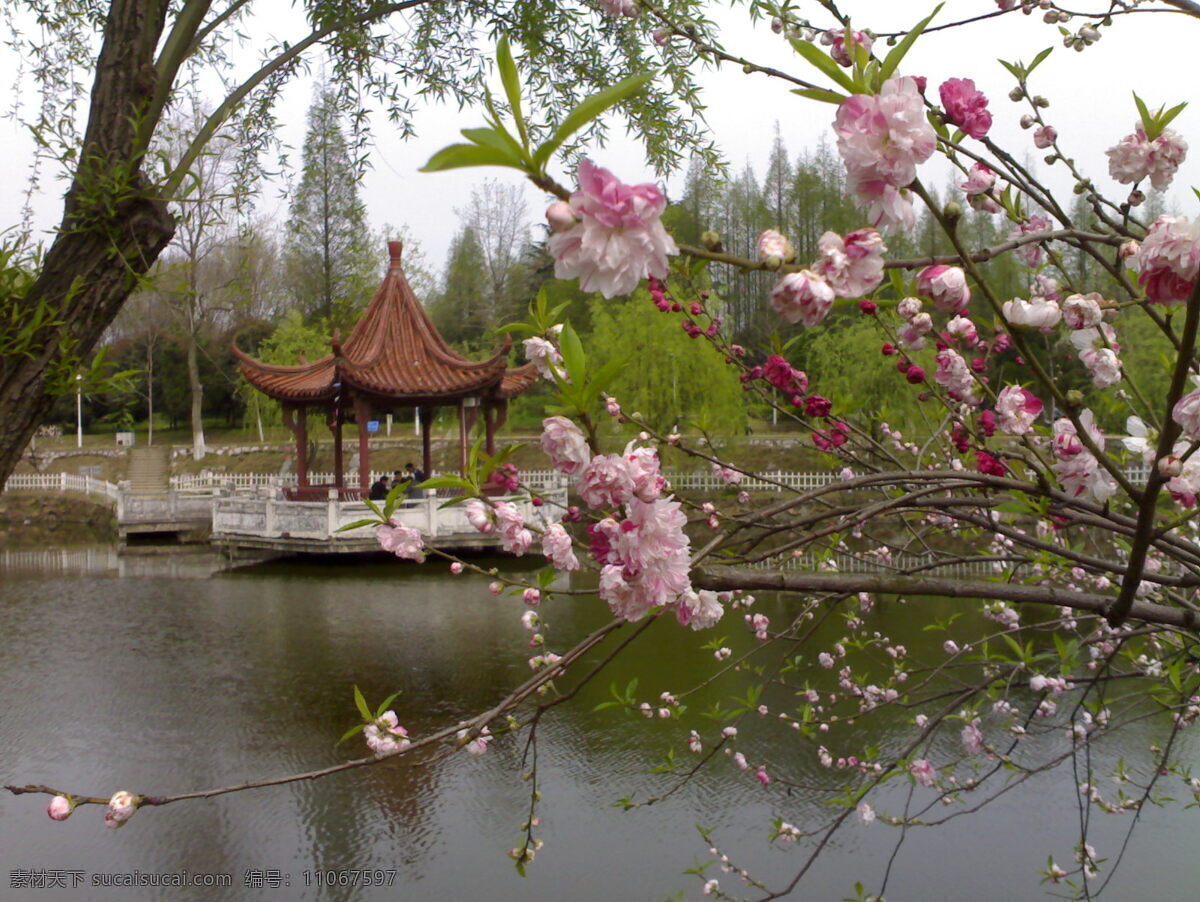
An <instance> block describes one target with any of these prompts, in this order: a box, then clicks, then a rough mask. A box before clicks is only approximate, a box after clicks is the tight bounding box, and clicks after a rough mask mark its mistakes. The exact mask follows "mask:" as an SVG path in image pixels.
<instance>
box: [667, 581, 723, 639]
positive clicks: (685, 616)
mask: <svg viewBox="0 0 1200 902" xmlns="http://www.w3.org/2000/svg"><path fill="white" fill-rule="evenodd" d="M724 614H725V609H724V608H723V607H721V601H720V598H719V597H718V596H717V593H716V592H710V591H709V590H707V589H701V590H700V591H699V592H695V591H690V590H689V591H687V592H685V593H684V594H683V595H681V596H680V597H679V605H678V607H676V609H675V616H676V618H677V619H678V620H679V623H680V625H682V626H690V627H691V628H692V629H694V630H706V629H708V628H709V627H713V626H716V625H717V622H718V621H719V620H720V619H721V617H722V616H724Z"/></svg>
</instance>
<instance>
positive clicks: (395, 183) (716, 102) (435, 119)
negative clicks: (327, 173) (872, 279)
mask: <svg viewBox="0 0 1200 902" xmlns="http://www.w3.org/2000/svg"><path fill="white" fill-rule="evenodd" d="M279 4H280V9H279V10H278V12H279V15H278V16H274V17H272V32H273V33H274V34H275V35H276V36H277V37H287V36H289V35H298V34H300V33H301V32H302V29H303V22H302V18H301V17H300V15H299V13H297V12H295V11H294V10H293V9H291V8H290V7H291V4H290V3H288V2H286V0H279ZM1078 5H1080V6H1082V5H1085V0H1080V2H1079V4H1078ZM1087 5H1091V6H1095V7H1097V8H1099V7H1101V6H1105V7H1106V6H1107V3H1104V4H1101V3H1098V2H1092V3H1088V4H1087ZM842 6H843V9H845V10H846V11H847V12H850V13H851V14H852V15H854V16H855V22H856V24H857V25H858V26H859V27H870V28H872V29H874V30H876V31H879V32H887V31H891V30H896V29H898V28H901V27H904V26H907V25H909V24H911V23H912V22H914V21H916V20H918V19H919V18H921V17H922V16H923V15H925V14H926V13H927V12H928V11H929V9H930V8H931V5H930V4H929V3H927V2H924V0H920V2H914V0H866V2H864V0H858V2H855V0H846V2H844V3H843V4H842ZM994 8H995V4H994V3H993V2H992V0H949V2H948V3H947V4H946V9H944V10H943V12H942V15H941V17H939V20H940V21H950V20H951V19H952V17H959V18H961V17H965V16H968V15H972V14H976V13H980V12H986V11H989V10H991V9H994ZM289 16H290V17H291V19H292V20H293V21H295V26H294V28H291V29H289V28H288V27H287V25H288V23H289ZM715 18H718V19H719V21H721V22H722V26H723V27H722V40H723V42H724V44H725V47H726V49H727V50H729V51H730V52H732V53H735V54H739V55H742V56H745V57H747V58H750V59H752V60H754V61H756V62H761V63H764V64H767V65H772V66H775V67H777V68H781V69H785V70H789V71H793V72H796V73H797V74H800V75H802V76H803V77H806V78H810V79H812V80H814V81H818V82H819V81H820V79H821V76H820V75H819V74H817V73H816V72H815V70H812V69H811V68H809V67H807V66H806V64H804V63H803V62H802V61H801V60H799V58H797V57H796V56H795V55H794V53H793V52H792V51H791V49H790V47H788V45H787V44H786V42H785V41H784V40H783V39H782V38H781V37H778V36H776V35H774V34H772V33H771V31H770V29H769V27H768V25H767V23H765V22H760V23H757V24H755V25H752V24H751V23H750V22H749V21H748V17H746V15H745V11H744V9H738V10H733V11H728V12H725V13H722V14H721V15H720V16H718V17H715ZM1082 22H1083V20H1079V19H1077V20H1075V21H1073V22H1071V23H1070V24H1069V25H1068V27H1070V28H1072V29H1074V28H1077V27H1078V25H1080V24H1082ZM628 27H637V26H636V25H633V24H632V23H631V24H630V25H629V26H628ZM1197 37H1200V22H1196V21H1195V20H1193V19H1187V18H1184V17H1183V16H1179V15H1134V16H1126V17H1124V18H1123V20H1119V21H1118V23H1117V24H1116V26H1114V27H1113V28H1112V29H1105V30H1104V37H1103V39H1102V40H1101V41H1100V42H1099V43H1097V44H1096V45H1094V46H1092V47H1090V48H1088V49H1087V50H1086V51H1085V52H1083V53H1076V52H1074V51H1072V50H1068V49H1066V48H1064V47H1062V46H1061V38H1060V36H1059V33H1058V30H1057V27H1056V26H1051V25H1047V24H1045V23H1043V22H1042V20H1041V13H1040V12H1038V13H1035V14H1034V15H1032V16H1028V17H1027V16H1023V15H1021V14H1019V13H1017V14H1009V15H1006V16H1001V17H998V18H994V19H990V20H987V21H986V22H983V23H979V24H976V25H971V26H967V27H965V28H962V29H954V30H950V31H947V32H942V33H936V34H930V35H926V36H924V37H923V38H922V39H921V40H920V41H918V43H917V45H916V48H915V49H914V50H913V51H912V52H911V53H910V55H909V57H908V59H907V60H906V64H905V66H904V67H903V70H902V71H903V73H904V74H913V75H918V74H919V75H925V76H927V77H928V78H929V82H930V87H931V96H934V97H936V85H937V84H940V82H941V81H943V80H944V79H946V78H951V77H970V78H973V79H974V80H975V82H976V84H977V85H978V86H979V87H980V88H981V89H982V90H983V91H984V92H985V93H986V94H987V95H988V96H989V97H990V98H991V109H992V111H993V114H994V116H995V125H994V127H993V132H992V135H993V136H994V137H995V138H997V140H998V141H999V142H1000V143H1001V144H1003V145H1005V146H1007V147H1008V148H1009V149H1010V150H1012V152H1014V154H1015V155H1016V156H1017V157H1018V158H1022V157H1025V156H1028V157H1029V158H1030V159H1038V158H1040V157H1041V156H1042V155H1043V153H1044V152H1038V151H1036V150H1035V149H1034V148H1033V145H1032V141H1031V140H1030V139H1031V135H1030V133H1029V132H1023V131H1022V130H1021V129H1020V128H1019V127H1018V125H1017V120H1018V119H1019V118H1020V116H1021V114H1022V113H1024V112H1026V108H1025V107H1024V105H1020V104H1015V103H1012V102H1011V101H1009V100H1008V99H1007V96H1006V95H1007V93H1008V91H1009V89H1010V88H1011V87H1012V86H1013V81H1012V79H1011V76H1009V75H1008V74H1007V72H1006V71H1005V70H1004V69H1003V67H1001V66H1000V64H999V63H997V62H996V61H995V60H996V57H997V56H1002V57H1004V58H1005V59H1009V60H1013V59H1017V58H1020V59H1024V60H1029V59H1031V58H1032V57H1033V56H1034V55H1035V54H1036V53H1037V52H1038V51H1040V50H1042V49H1043V48H1045V47H1047V46H1051V45H1055V46H1056V49H1055V51H1054V53H1053V54H1051V57H1050V59H1049V60H1047V62H1046V63H1045V64H1043V65H1042V66H1041V68H1040V69H1039V70H1038V72H1037V73H1035V75H1034V80H1033V86H1034V89H1035V90H1036V91H1037V92H1039V93H1042V94H1044V95H1045V96H1046V97H1048V98H1049V99H1050V100H1051V106H1050V108H1049V110H1048V111H1047V119H1048V121H1050V122H1051V123H1052V124H1053V125H1055V127H1056V128H1057V129H1058V131H1059V135H1060V141H1061V142H1062V144H1063V146H1064V148H1066V149H1067V152H1068V153H1069V154H1071V155H1073V156H1074V157H1075V158H1076V159H1077V160H1078V162H1079V164H1080V166H1081V167H1082V168H1083V169H1084V171H1086V172H1087V173H1089V174H1090V175H1091V176H1092V177H1093V179H1094V180H1095V182H1096V184H1097V185H1099V186H1100V187H1101V188H1102V189H1105V190H1109V191H1111V192H1112V194H1113V196H1115V197H1120V196H1122V195H1123V194H1124V189H1121V188H1120V186H1118V185H1116V183H1115V182H1113V181H1112V179H1110V178H1109V177H1108V173H1107V166H1106V162H1105V157H1104V149H1105V148H1107V147H1109V146H1111V145H1112V144H1114V143H1116V141H1117V140H1118V139H1120V138H1121V137H1122V136H1123V135H1125V134H1127V133H1128V132H1129V131H1131V129H1132V126H1133V124H1134V122H1135V121H1136V117H1137V114H1136V111H1135V109H1134V105H1133V99H1132V96H1131V92H1132V91H1137V93H1138V94H1139V95H1140V96H1141V97H1142V98H1143V99H1145V100H1146V101H1147V103H1149V104H1150V105H1151V106H1158V105H1159V104H1164V103H1165V104H1168V105H1174V104H1176V103H1179V102H1180V101H1184V100H1188V101H1192V100H1195V99H1197V98H1196V94H1197V90H1196V88H1195V87H1194V86H1195V84H1196V79H1195V77H1194V66H1193V65H1190V64H1191V63H1193V57H1192V54H1193V53H1195V48H1196V46H1197ZM885 49H886V48H885ZM17 68H18V67H17V61H16V60H15V59H14V58H13V55H12V53H11V51H9V50H8V48H7V47H6V48H4V50H3V52H2V53H0V75H4V76H8V77H10V83H12V81H15V73H16V71H17ZM614 80H615V78H614ZM700 81H701V83H702V85H703V88H704V101H705V103H706V104H707V106H708V113H707V121H708V124H709V126H710V128H711V130H712V133H713V135H714V136H715V139H716V141H717V143H718V144H719V146H720V147H721V148H722V150H723V152H724V153H725V155H726V158H727V159H728V160H729V161H730V163H731V166H732V171H734V172H736V171H738V170H740V169H741V168H742V167H743V166H744V165H745V164H746V163H747V162H749V163H751V164H752V165H753V166H754V167H755V169H756V170H757V172H758V173H759V175H760V176H761V174H762V171H763V169H764V168H765V162H766V159H767V155H768V154H769V152H770V147H771V142H772V139H773V134H774V123H775V122H776V121H778V122H779V124H780V128H781V131H782V135H783V138H784V140H785V142H786V143H787V145H788V147H789V148H790V149H791V150H792V151H793V152H798V151H799V150H800V149H801V148H802V147H806V146H807V147H811V146H814V145H815V144H816V143H817V142H818V141H819V140H820V138H821V136H822V134H825V135H828V134H829V131H828V129H829V123H830V122H831V120H832V118H833V113H834V108H833V107H832V106H830V105H827V104H818V103H814V102H811V101H807V100H803V99H801V98H798V97H795V96H794V95H792V94H790V93H789V90H788V86H787V85H785V84H784V83H782V82H780V81H778V80H772V79H768V78H765V77H763V76H747V75H745V74H743V73H742V72H741V70H740V68H737V67H729V66H727V67H723V68H721V69H719V70H716V71H709V72H704V73H702V74H701V77H700ZM23 92H24V96H25V97H26V99H27V101H28V102H33V101H34V99H35V98H34V96H33V93H32V86H31V84H30V82H29V80H28V77H26V80H25V82H24V84H23ZM311 96H312V86H311V83H297V84H295V85H293V86H292V87H291V88H290V89H289V91H288V94H287V97H286V101H285V104H284V106H283V108H282V114H281V116H280V119H281V121H282V122H284V123H285V132H284V134H283V135H282V137H283V140H284V141H285V142H286V143H287V144H290V145H292V146H293V147H295V148H298V147H299V146H300V144H301V143H302V141H303V132H304V119H305V112H306V110H307V107H308V104H309V101H310V99H311ZM1197 115H1198V110H1197V109H1194V108H1190V107H1189V109H1187V110H1186V111H1185V112H1184V113H1183V114H1182V116H1181V117H1180V118H1179V119H1177V120H1176V123H1175V127H1176V129H1177V130H1178V131H1180V132H1181V133H1182V134H1183V135H1184V136H1185V137H1187V136H1189V135H1191V134H1192V133H1193V130H1194V125H1195V123H1196V122H1197V121H1198V120H1197V118H1196V116H1197ZM479 124H482V122H481V117H480V116H479V115H478V114H477V113H475V112H474V111H471V110H464V111H459V110H458V109H457V108H455V107H453V106H451V107H443V106H438V105H433V106H427V107H424V108H421V109H420V110H419V113H418V116H417V119H416V126H417V130H418V136H417V137H416V138H413V139H410V140H408V141H399V140H397V139H396V138H395V137H393V136H392V135H391V134H389V132H388V129H387V125H386V123H385V122H384V121H383V120H382V119H380V121H379V122H377V123H376V125H375V130H376V135H377V144H376V148H375V150H374V152H373V153H372V155H371V161H372V169H371V171H370V172H369V173H368V174H367V176H366V179H365V181H364V183H363V196H364V199H365V200H366V203H367V207H368V210H369V213H370V217H371V220H372V223H373V224H374V225H375V226H376V227H381V226H382V225H383V224H384V223H392V224H405V225H407V227H408V228H409V230H410V231H411V233H412V234H413V235H414V236H416V237H417V238H418V240H419V241H420V243H421V246H422V249H423V251H424V254H425V256H426V258H427V260H428V262H429V263H430V264H431V265H432V267H433V268H434V269H435V271H437V272H440V270H441V268H442V265H443V263H444V260H445V255H446V251H447V249H448V247H449V244H450V241H451V240H452V238H453V236H454V233H455V232H456V230H457V228H458V218H457V216H456V215H455V212H454V210H455V208H456V207H458V208H461V207H464V206H466V205H467V203H468V201H469V197H470V192H471V187H472V185H474V184H477V183H478V182H479V181H481V180H483V179H484V178H488V177H491V178H498V179H500V180H501V181H503V182H505V183H519V182H520V181H521V180H520V178H519V177H518V176H517V174H516V173H515V172H513V171H511V170H501V169H496V170H456V171H452V172H448V173H434V174H424V173H420V172H418V171H417V170H418V169H419V168H420V166H421V165H423V164H424V163H425V161H426V160H428V159H429V157H430V156H431V155H432V154H433V153H434V152H435V151H437V150H438V149H440V148H441V147H443V146H445V145H446V144H449V143H452V142H454V141H455V140H458V129H460V128H463V127H467V126H475V125H479ZM0 127H2V128H4V129H5V130H6V131H5V132H3V133H0V137H2V138H3V139H4V140H5V142H6V146H7V147H8V148H9V153H8V154H7V155H6V156H7V157H8V165H7V166H6V167H5V173H6V178H4V179H3V180H0V217H2V218H3V219H4V221H5V222H8V223H16V222H17V221H18V218H19V210H20V206H21V203H22V199H23V193H24V190H25V176H26V169H25V167H24V166H23V165H22V164H23V163H24V162H25V161H26V160H28V157H29V153H30V148H31V144H30V142H29V139H28V137H27V136H25V135H23V134H21V133H20V132H19V130H18V129H17V128H16V127H15V125H14V124H12V123H11V122H8V123H5V124H4V125H3V126H0ZM611 134H612V135H613V140H612V141H611V143H610V144H609V146H607V147H603V148H595V149H593V150H592V152H591V153H590V155H591V156H592V157H593V159H594V160H595V161H596V162H597V163H599V164H600V165H603V166H606V167H608V168H610V169H612V170H613V171H614V172H615V173H616V174H617V175H618V176H619V177H621V178H622V179H623V180H624V181H627V182H639V181H647V180H652V179H653V175H652V173H651V172H650V170H649V168H648V167H646V165H645V163H644V159H643V154H642V151H641V148H640V146H639V144H638V142H637V141H636V140H635V139H634V138H632V137H628V136H625V134H624V131H623V129H622V128H621V127H620V126H619V125H618V126H617V127H615V128H613V129H612V130H611ZM1197 142H1200V138H1197V139H1196V140H1193V141H1192V144H1193V145H1194V146H1193V152H1192V156H1191V158H1190V159H1189V160H1188V161H1187V163H1186V164H1185V165H1184V167H1183V169H1182V171H1181V172H1180V174H1179V176H1177V178H1176V181H1175V184H1174V186H1173V187H1172V190H1171V200H1172V202H1173V203H1174V204H1175V205H1176V206H1178V207H1179V209H1180V211H1181V212H1183V213H1185V214H1189V213H1191V212H1192V208H1194V207H1195V198H1194V197H1193V196H1192V195H1191V192H1190V191H1189V190H1188V188H1189V186H1191V185H1195V184H1198V182H1200V179H1198V172H1200V170H1198V169H1197V166H1198V165H1200V163H1197V161H1196V155H1197V154H1200V149H1198V148H1196V147H1195V145H1196V144H1197ZM294 156H295V157H297V158H298V152H297V153H296V154H295V155H294ZM1061 169H1062V167H1061V166H1060V167H1052V168H1051V167H1046V166H1044V165H1040V168H1039V171H1040V172H1041V173H1042V174H1043V175H1044V176H1046V177H1047V178H1049V179H1051V181H1052V183H1053V184H1055V185H1056V186H1059V187H1063V188H1065V189H1067V190H1069V184H1067V183H1066V182H1060V181H1058V180H1057V179H1056V178H1055V176H1054V171H1055V170H1061ZM559 174H560V176H561V179H562V180H563V181H564V182H566V183H570V179H569V177H568V176H567V174H565V173H562V172H561V170H560V173H559ZM922 177H923V178H924V179H925V180H926V181H927V182H932V183H934V184H939V185H940V184H942V183H944V181H945V178H946V175H945V172H944V170H938V169H936V168H935V167H934V166H933V164H932V163H931V164H928V165H927V166H926V167H924V168H923V170H922ZM681 187H682V173H680V174H679V175H678V176H675V177H673V178H672V179H670V180H669V181H668V183H667V188H668V190H669V191H670V192H671V193H672V194H673V195H677V194H678V193H679V191H680V190H681ZM61 191H62V185H61V183H58V184H56V183H54V182H52V181H50V180H46V182H45V188H44V190H43V191H42V193H41V195H40V196H39V197H38V198H37V200H36V203H35V209H36V212H37V217H36V219H37V225H38V226H39V227H40V228H49V227H51V226H53V225H54V224H56V223H57V221H58V216H59V213H60V206H59V204H60V201H59V195H61ZM526 196H527V197H528V202H529V212H530V216H531V218H532V219H534V220H537V219H539V218H540V216H541V212H542V210H543V209H544V207H545V204H546V198H545V196H544V195H542V194H541V192H539V191H538V190H537V189H535V188H533V187H532V186H529V187H528V188H527V191H526ZM263 209H264V210H267V211H271V210H274V211H275V212H277V213H278V214H279V215H280V217H281V218H282V217H283V216H285V215H286V204H285V203H284V202H283V201H281V200H280V199H279V198H278V189H277V188H275V189H269V190H268V191H267V192H266V195H265V197H264V200H263ZM382 255H383V251H382V249H381V258H382Z"/></svg>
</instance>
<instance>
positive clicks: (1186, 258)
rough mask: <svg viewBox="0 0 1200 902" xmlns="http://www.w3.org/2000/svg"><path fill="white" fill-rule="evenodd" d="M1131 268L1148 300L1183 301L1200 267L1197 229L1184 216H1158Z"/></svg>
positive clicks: (1199, 233)
mask: <svg viewBox="0 0 1200 902" xmlns="http://www.w3.org/2000/svg"><path fill="white" fill-rule="evenodd" d="M1134 267H1135V268H1136V269H1137V271H1138V284H1139V285H1141V286H1142V288H1143V289H1145V292H1146V299H1147V300H1149V301H1150V302H1151V303H1155V304H1176V303H1180V302H1182V301H1186V300H1187V299H1188V297H1189V296H1190V295H1191V293H1192V289H1193V287H1194V286H1195V284H1196V273H1197V270H1198V269H1200V228H1198V227H1197V225H1196V224H1195V223H1193V222H1192V221H1191V220H1190V219H1188V218H1187V217H1175V216H1160V217H1158V219H1156V220H1155V221H1154V224H1153V225H1151V226H1150V231H1149V233H1148V234H1147V235H1146V238H1145V240H1144V241H1143V242H1142V245H1141V247H1140V248H1139V250H1138V253H1137V256H1136V257H1134Z"/></svg>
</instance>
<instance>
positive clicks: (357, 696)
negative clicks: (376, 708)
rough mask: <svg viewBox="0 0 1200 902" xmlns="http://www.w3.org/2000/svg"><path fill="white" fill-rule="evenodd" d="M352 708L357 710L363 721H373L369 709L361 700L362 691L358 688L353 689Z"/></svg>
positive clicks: (365, 702) (364, 700)
mask: <svg viewBox="0 0 1200 902" xmlns="http://www.w3.org/2000/svg"><path fill="white" fill-rule="evenodd" d="M354 706H355V707H356V708H358V713H359V714H361V715H362V719H363V720H365V721H367V722H370V721H372V720H374V719H375V718H374V717H372V716H371V709H370V708H368V707H367V700H366V699H365V698H363V694H362V690H361V689H359V688H358V686H355V687H354Z"/></svg>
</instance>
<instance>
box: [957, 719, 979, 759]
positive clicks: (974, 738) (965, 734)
mask: <svg viewBox="0 0 1200 902" xmlns="http://www.w3.org/2000/svg"><path fill="white" fill-rule="evenodd" d="M962 744H963V748H964V749H966V750H967V754H968V755H978V754H979V752H980V750H981V749H982V748H983V733H982V732H981V731H980V729H979V718H978V717H976V718H975V719H974V720H972V721H971V722H970V723H969V724H967V725H966V726H965V727H963V728H962Z"/></svg>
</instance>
